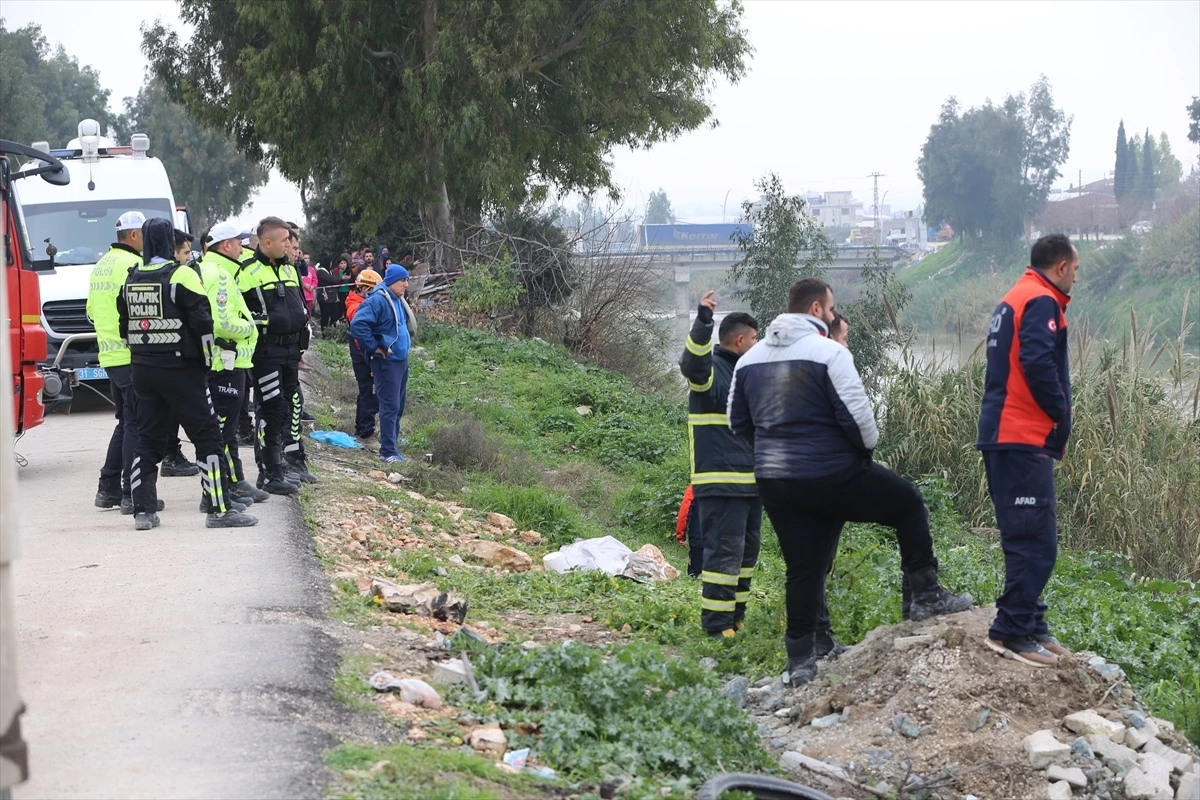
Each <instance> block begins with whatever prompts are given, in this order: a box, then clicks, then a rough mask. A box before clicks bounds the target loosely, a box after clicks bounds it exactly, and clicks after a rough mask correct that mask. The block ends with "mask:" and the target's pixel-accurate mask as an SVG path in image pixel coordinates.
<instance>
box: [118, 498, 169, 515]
mask: <svg viewBox="0 0 1200 800" xmlns="http://www.w3.org/2000/svg"><path fill="white" fill-rule="evenodd" d="M166 507H167V503H166V501H164V500H161V499H160V500H159V501H158V510H159V511H162V510H163V509H164V508H166ZM121 514H123V515H124V516H126V517H132V516H133V498H132V497H130V496H129V495H122V496H121Z"/></svg>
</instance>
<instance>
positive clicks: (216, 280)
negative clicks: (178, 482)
mask: <svg viewBox="0 0 1200 800" xmlns="http://www.w3.org/2000/svg"><path fill="white" fill-rule="evenodd" d="M205 238H206V241H205V243H204V245H205V253H204V258H203V259H201V261H200V278H201V280H203V282H204V290H205V291H206V292H207V293H208V299H209V304H210V305H211V307H212V315H213V335H214V336H215V337H216V342H217V349H218V353H217V356H218V357H217V358H214V359H213V362H212V371H211V373H210V374H209V377H208V388H209V392H210V393H211V395H212V400H213V408H214V409H215V410H216V412H217V419H218V420H219V421H220V423H221V438H222V439H223V440H224V442H225V463H226V467H227V471H226V475H225V477H226V479H227V489H228V493H229V494H231V495H232V496H233V499H234V501H235V502H238V503H243V504H246V505H249V504H250V503H255V502H258V503H261V502H263V501H264V500H267V499H269V498H270V496H271V495H270V494H269V493H267V492H264V491H263V490H262V489H258V488H256V487H255V486H254V485H253V484H252V483H250V482H249V481H247V480H246V475H245V471H244V470H243V468H242V460H241V457H240V456H239V454H238V437H237V429H238V415H239V413H240V412H241V408H242V399H243V396H244V394H245V392H246V374H247V373H248V372H249V371H250V368H251V367H252V366H253V358H254V346H255V345H256V344H257V342H258V326H257V325H255V324H254V316H253V315H252V314H251V313H250V309H249V308H248V307H247V306H246V301H245V299H244V298H243V297H242V293H241V292H240V291H238V287H237V273H238V270H239V269H241V266H242V265H241V262H240V261H239V260H238V257H239V256H240V255H241V249H242V246H241V242H240V238H241V233H240V232H239V231H238V229H237V228H236V227H235V226H234V225H233V224H232V223H230V222H221V223H218V224H217V225H214V226H213V227H212V229H211V230H210V231H209V232H208V235H207V236H206V237H205ZM209 507H210V503H209V499H208V497H207V496H205V497H203V498H201V500H200V510H201V511H205V512H207V511H208V510H209Z"/></svg>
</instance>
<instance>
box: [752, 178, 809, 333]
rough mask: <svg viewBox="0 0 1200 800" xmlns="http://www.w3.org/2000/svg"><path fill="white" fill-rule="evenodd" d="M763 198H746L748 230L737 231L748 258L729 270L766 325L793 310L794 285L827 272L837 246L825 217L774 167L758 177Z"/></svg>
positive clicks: (753, 309)
mask: <svg viewBox="0 0 1200 800" xmlns="http://www.w3.org/2000/svg"><path fill="white" fill-rule="evenodd" d="M754 186H755V188H756V189H757V190H758V191H759V193H760V194H761V195H762V197H761V199H760V200H759V201H758V202H751V201H749V200H746V201H743V203H742V221H743V222H745V223H747V225H748V228H747V229H746V230H740V231H738V232H736V233H734V235H733V240H734V242H736V244H737V246H738V247H739V248H740V249H741V251H742V258H741V260H740V261H738V262H737V263H736V264H734V265H733V267H732V268H731V269H730V270H729V280H730V282H731V283H734V284H737V285H739V286H741V287H742V288H740V289H738V290H737V292H736V294H737V296H738V298H739V299H741V300H745V301H746V302H748V303H749V304H750V310H751V312H752V313H753V314H754V316H756V317H758V320H759V323H760V324H761V325H762V326H763V329H764V330H765V329H766V326H767V325H768V324H769V323H770V321H771V320H773V319H774V318H775V317H777V316H779V315H780V314H782V313H783V312H784V311H787V295H788V289H790V288H791V286H792V284H793V283H795V282H796V281H798V280H800V279H801V278H806V277H821V276H822V275H823V274H824V272H825V267H827V266H828V265H829V264H831V263H833V248H832V247H831V245H830V243H829V239H828V238H826V236H825V231H824V229H823V228H822V227H821V223H820V222H819V221H818V220H817V219H816V218H814V217H812V216H810V215H809V214H807V213H805V211H804V207H805V203H804V198H802V197H800V196H799V195H789V194H787V192H786V191H785V190H784V188H783V182H782V181H781V180H780V179H779V175H777V174H776V173H774V172H770V173H767V175H765V176H764V177H762V178H760V179H759V180H757V181H756V182H755V184H754Z"/></svg>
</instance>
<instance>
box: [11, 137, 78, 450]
mask: <svg viewBox="0 0 1200 800" xmlns="http://www.w3.org/2000/svg"><path fill="white" fill-rule="evenodd" d="M11 156H24V157H26V158H31V159H36V160H37V161H38V162H41V163H40V164H39V165H38V166H37V167H36V168H35V169H32V170H26V171H24V172H22V173H20V174H19V175H14V170H13V169H12V168H11V162H10V157H11ZM33 175H41V176H42V179H43V180H46V181H48V182H49V183H53V184H55V185H58V186H65V185H66V184H67V183H68V182H69V181H70V180H71V175H70V173H68V172H67V171H66V170H65V169H63V164H62V162H61V161H59V160H58V159H57V158H55V157H54V156H51V155H49V154H47V153H43V152H41V151H39V150H35V149H33V148H32V147H29V146H28V145H23V144H18V143H16V142H9V141H5V140H3V139H0V233H2V234H3V241H4V284H5V295H6V297H7V304H6V307H5V309H4V313H5V317H6V319H7V320H8V336H9V347H10V348H11V349H10V353H11V354H12V365H11V368H10V371H11V375H10V379H11V380H12V389H13V394H12V398H13V413H14V414H15V417H16V418H15V420H14V424H15V428H14V432H15V433H16V434H17V435H20V434H22V433H24V432H25V431H27V430H29V429H30V428H33V427H35V426H37V425H40V424H41V423H42V419H43V417H44V415H45V408H44V407H43V406H42V390H43V389H44V388H45V378H44V377H43V375H42V373H40V372H39V371H38V363H39V362H41V361H45V360H46V331H45V330H43V329H42V325H41V316H40V315H41V299H40V296H39V293H38V276H37V273H35V272H33V271H32V270H31V269H29V264H30V262H31V261H32V257H31V256H30V253H31V250H30V247H29V237H28V236H27V235H26V232H25V224H24V219H23V218H22V216H21V208H20V205H19V203H17V201H16V198H15V197H14V195H13V192H12V183H11V181H12V180H13V179H14V177H15V178H21V179H27V178H29V177H30V176H33ZM55 380H58V378H57V377H55Z"/></svg>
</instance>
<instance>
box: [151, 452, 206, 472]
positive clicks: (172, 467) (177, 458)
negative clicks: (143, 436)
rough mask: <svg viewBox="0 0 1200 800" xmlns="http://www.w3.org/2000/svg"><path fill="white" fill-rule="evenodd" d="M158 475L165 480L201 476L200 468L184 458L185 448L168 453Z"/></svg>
mask: <svg viewBox="0 0 1200 800" xmlns="http://www.w3.org/2000/svg"><path fill="white" fill-rule="evenodd" d="M158 474H159V475H161V476H162V477H164V478H190V477H192V476H193V475H199V474H200V468H199V467H197V466H196V465H195V464H194V463H193V462H191V461H188V460H187V459H186V458H184V455H183V448H181V447H176V448H175V450H174V452H171V453H167V457H166V458H164V459H163V462H162V465H161V466H160V467H159V469H158Z"/></svg>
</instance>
